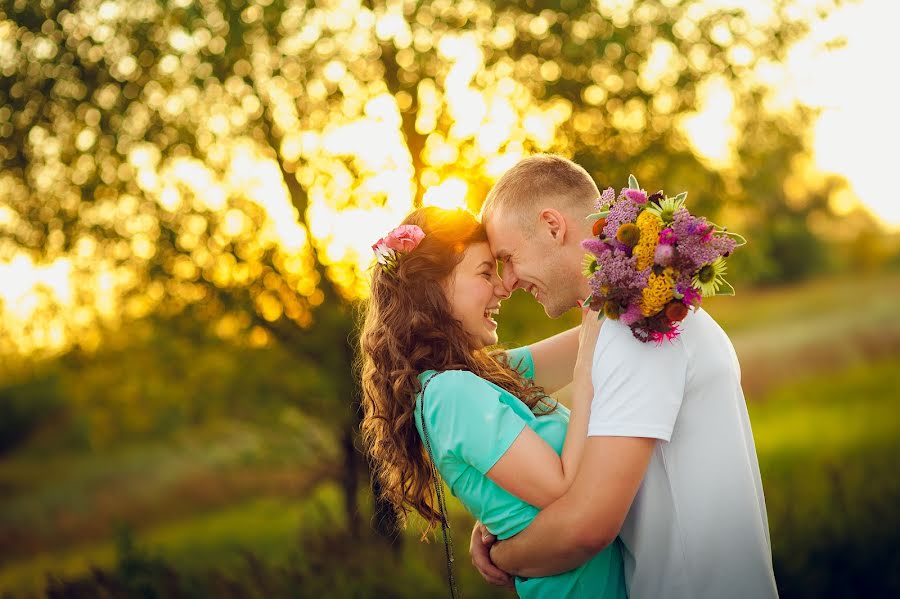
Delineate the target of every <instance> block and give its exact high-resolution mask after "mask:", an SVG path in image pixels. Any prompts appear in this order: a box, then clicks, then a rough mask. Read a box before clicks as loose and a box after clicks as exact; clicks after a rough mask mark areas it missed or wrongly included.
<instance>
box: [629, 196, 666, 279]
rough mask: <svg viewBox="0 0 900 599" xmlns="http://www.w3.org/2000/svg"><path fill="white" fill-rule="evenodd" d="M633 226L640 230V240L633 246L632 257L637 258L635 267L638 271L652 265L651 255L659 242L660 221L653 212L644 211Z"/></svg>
mask: <svg viewBox="0 0 900 599" xmlns="http://www.w3.org/2000/svg"><path fill="white" fill-rule="evenodd" d="M635 224H636V225H637V227H638V229H640V230H641V239H640V241H638V243H637V245H636V246H634V253H633V254H632V255H633V256H634V257H635V258H637V260H636V262H635V266H636V267H637V268H638V270H643V269H645V268H647V267H649V266H652V265H653V253H654V252H655V251H656V244H657V243H658V242H659V232H660V231H661V230H662V221H661V220H660V219H659V217H658V216H657V215H656V214H654V213H653V212H650V211H649V210H644V211H643V212H641V214H640V216H638V217H637V222H636V223H635Z"/></svg>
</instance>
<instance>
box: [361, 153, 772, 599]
mask: <svg viewBox="0 0 900 599" xmlns="http://www.w3.org/2000/svg"><path fill="white" fill-rule="evenodd" d="M598 197H601V194H600V192H599V190H598V188H597V186H596V185H595V183H594V182H593V180H592V179H591V177H590V176H589V175H588V173H587V172H586V171H585V170H584V169H583V168H581V167H580V166H578V165H577V164H575V163H573V162H571V161H569V160H566V159H563V158H560V157H557V156H549V155H537V156H532V157H529V158H526V159H524V160H522V161H520V162H519V163H518V164H517V165H515V166H514V167H513V168H511V169H510V170H509V171H508V172H507V173H505V174H504V175H503V177H502V178H501V179H500V180H499V181H498V182H497V184H496V185H495V186H494V188H493V189H492V190H491V192H490V193H489V195H488V197H487V199H486V201H485V203H484V207H483V209H482V214H481V221H480V222H479V221H478V220H477V219H476V218H475V217H474V216H472V215H471V214H469V213H467V212H465V211H462V210H443V209H439V208H433V207H430V208H422V209H420V210H416V211H415V212H413V213H412V214H410V215H409V216H408V217H407V218H406V219H405V220H404V221H403V223H402V225H401V226H400V227H398V228H397V229H395V230H394V231H392V232H391V234H390V236H389V238H387V239H384V240H380V242H379V243H378V244H376V246H374V249H375V253H376V258H377V260H378V264H377V265H376V266H375V269H374V273H373V277H372V288H371V299H370V300H369V305H368V309H367V313H366V317H365V324H364V327H363V331H362V336H361V349H362V355H363V366H362V383H363V390H364V398H363V406H364V419H363V424H362V433H363V438H364V440H365V442H366V448H367V450H368V452H369V455H370V458H371V461H372V464H373V467H374V471H375V473H376V475H377V476H378V477H379V481H380V483H381V487H382V489H383V492H384V494H385V497H386V498H387V499H388V500H389V501H391V502H392V503H393V504H394V505H395V506H396V507H397V508H398V510H399V512H400V513H402V514H405V513H408V512H410V511H415V512H417V513H418V514H420V515H421V516H422V517H423V518H424V520H425V521H426V522H427V523H428V524H429V525H430V526H436V525H438V524H442V523H443V522H444V512H445V507H444V502H443V495H442V486H441V485H440V484H437V485H436V484H435V483H436V482H438V481H440V480H443V481H444V482H445V483H446V484H447V486H448V488H449V489H450V491H451V492H452V493H453V495H454V496H456V497H457V498H458V499H459V500H460V501H461V502H462V504H463V505H464V506H465V507H466V509H467V510H468V511H469V512H471V513H472V514H473V515H474V516H475V517H476V518H477V520H478V523H477V524H476V526H475V529H474V530H473V531H472V536H471V542H470V547H469V550H470V552H471V556H472V562H473V563H474V565H475V566H476V568H478V570H479V571H480V572H481V574H482V576H483V577H484V578H485V579H486V580H487V581H488V582H491V583H493V584H497V585H501V586H512V585H514V586H515V590H516V592H517V593H518V594H519V595H520V596H522V597H550V598H557V597H610V598H612V597H626V596H627V597H634V598H639V599H644V598H653V599H655V598H666V597H673V598H682V597H683V598H686V599H687V598H704V597H708V598H715V599H719V598H726V597H727V598H738V597H747V598H765V597H776V596H777V590H776V586H775V578H774V574H773V570H772V558H771V549H770V542H769V529H768V522H767V517H766V506H765V499H764V497H763V490H762V484H761V481H760V474H759V466H758V462H757V457H756V450H755V447H754V443H753V435H752V433H751V430H750V422H749V419H748V415H747V408H746V405H745V402H744V396H743V392H742V390H741V382H740V368H739V366H738V361H737V358H736V356H735V352H734V349H733V347H732V345H731V342H730V341H729V339H728V337H727V336H726V334H725V333H724V332H723V330H722V329H721V328H720V327H719V325H718V324H717V323H716V322H715V321H714V320H713V319H712V318H711V317H710V316H709V314H707V313H706V312H705V311H703V310H702V309H698V310H694V311H691V312H690V313H689V314H687V315H686V316H685V315H681V316H679V320H680V323H679V327H678V330H679V334H678V335H677V336H671V338H669V339H665V340H663V341H661V342H658V343H645V342H642V341H641V340H640V339H639V338H638V337H637V335H635V334H633V330H632V329H630V328H629V326H628V325H627V324H625V323H624V322H623V320H624V319H623V318H616V317H617V316H618V314H609V312H608V311H607V315H608V316H610V317H608V318H604V319H600V318H598V315H597V313H596V312H594V311H591V310H590V309H589V305H588V304H586V303H584V304H583V302H582V300H584V298H586V297H588V296H589V295H591V293H592V288H591V286H590V285H589V281H588V280H587V279H586V277H585V273H583V267H582V262H583V257H584V255H585V249H584V247H583V245H582V242H583V241H584V240H585V239H590V238H591V237H593V236H596V234H597V233H596V230H597V229H596V227H593V230H592V223H591V221H590V220H586V217H587V216H588V215H589V214H590V213H591V212H593V211H594V210H595V202H597V200H598ZM635 251H636V250H635ZM629 252H631V250H629ZM498 262H499V263H500V264H501V265H502V273H498V269H497V264H498ZM517 288H519V289H524V290H525V291H528V292H530V293H531V294H532V295H534V297H535V298H536V299H537V301H539V302H540V303H541V304H542V305H543V306H544V309H545V311H546V313H547V315H548V316H549V317H551V318H555V317H558V316H560V315H562V314H563V313H564V312H566V311H567V310H569V309H570V308H573V307H575V306H582V311H583V319H582V324H581V326H580V327H576V328H574V329H572V330H569V331H566V332H564V333H560V334H558V335H556V336H554V337H550V338H548V339H545V340H542V341H538V342H536V343H534V344H532V345H530V346H526V347H522V348H518V349H513V350H507V351H503V350H497V349H494V350H491V349H489V348H491V347H492V346H494V345H495V344H497V341H498V339H497V333H496V330H497V323H496V322H495V320H494V315H495V314H496V312H497V311H498V309H499V307H500V302H501V300H503V299H504V298H506V297H508V296H509V294H510V293H511V292H512V291H513V290H514V289H517ZM645 297H646V296H645ZM570 383H571V384H572V399H571V409H568V408H566V407H565V406H563V405H561V404H557V403H556V402H555V401H554V400H553V399H552V398H550V397H549V396H548V394H549V393H553V392H554V391H556V390H558V389H560V388H562V387H563V386H566V385H568V384H570ZM452 584H453V583H452V576H451V586H452Z"/></svg>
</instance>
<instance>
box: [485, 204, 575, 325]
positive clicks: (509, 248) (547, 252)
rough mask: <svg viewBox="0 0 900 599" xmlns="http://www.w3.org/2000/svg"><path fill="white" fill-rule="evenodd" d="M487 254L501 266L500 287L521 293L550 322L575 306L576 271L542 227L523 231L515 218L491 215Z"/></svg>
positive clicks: (558, 244)
mask: <svg viewBox="0 0 900 599" xmlns="http://www.w3.org/2000/svg"><path fill="white" fill-rule="evenodd" d="M486 229H487V234H488V241H489V243H490V245H491V252H492V253H493V254H494V257H496V258H497V260H498V261H499V262H500V264H501V268H502V271H503V273H502V277H503V286H504V287H505V288H506V289H507V291H509V292H510V293H512V292H513V290H515V289H524V290H525V291H527V292H528V293H530V294H531V295H533V296H534V298H535V299H536V300H537V301H538V302H540V304H541V305H542V306H544V311H545V312H546V313H547V316H549V317H550V318H557V317H559V316H562V314H564V313H565V312H566V311H567V310H568V309H569V308H572V307H574V306H575V305H576V304H577V301H578V299H580V298H579V297H578V293H579V286H578V281H579V279H578V278H574V279H573V276H574V277H579V276H580V273H579V269H578V265H577V264H576V265H575V266H574V269H573V265H572V264H569V262H571V260H570V259H569V257H568V255H567V254H566V252H565V251H564V250H563V248H562V247H561V244H560V243H558V242H557V240H556V238H555V237H554V236H553V234H552V232H551V231H550V230H549V229H548V228H547V227H546V226H544V223H541V222H536V223H535V225H534V227H533V230H532V231H525V230H523V225H522V223H521V222H520V221H519V219H518V217H517V216H515V215H509V214H503V213H502V212H501V213H499V214H494V215H492V217H491V218H490V219H489V220H488V221H487V223H486Z"/></svg>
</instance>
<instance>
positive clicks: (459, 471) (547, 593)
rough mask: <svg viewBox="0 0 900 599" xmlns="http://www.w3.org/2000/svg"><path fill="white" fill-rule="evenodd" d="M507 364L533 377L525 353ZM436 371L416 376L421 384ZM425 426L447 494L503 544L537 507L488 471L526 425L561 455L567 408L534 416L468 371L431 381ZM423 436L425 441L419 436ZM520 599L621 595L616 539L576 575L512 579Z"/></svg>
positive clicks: (528, 520) (514, 352) (447, 373)
mask: <svg viewBox="0 0 900 599" xmlns="http://www.w3.org/2000/svg"><path fill="white" fill-rule="evenodd" d="M509 357H510V364H512V365H513V366H514V367H516V368H517V369H518V370H519V372H521V373H522V374H523V375H524V376H525V377H526V378H533V377H534V362H533V361H532V358H531V351H530V350H529V349H528V348H527V347H522V348H519V349H515V350H511V351H510V352H509ZM434 373H435V371H433V370H427V371H425V372H423V373H421V374H420V375H419V380H420V381H421V382H422V384H423V385H424V384H425V382H426V381H427V380H428V379H429V378H430V377H431V376H432V375H433V374H434ZM425 408H426V409H425V423H426V426H427V427H428V437H429V439H430V441H431V450H432V452H433V453H434V460H435V464H436V465H437V468H438V470H439V471H440V473H441V476H442V477H443V479H444V482H445V483H446V484H447V486H448V487H449V488H450V492H451V493H453V495H454V496H455V497H457V498H459V500H460V501H461V502H462V503H463V505H464V506H465V507H466V509H467V510H468V511H469V512H470V513H471V514H472V515H473V516H475V517H476V518H478V519H479V520H480V521H481V522H482V523H484V525H485V526H486V527H487V529H488V530H489V531H491V533H493V534H495V535H497V538H498V539H500V540H503V539H508V538H509V537H511V536H513V535H515V534H517V533H519V532H521V531H522V530H524V529H525V528H526V527H527V526H528V525H529V524H530V523H531V521H532V520H534V517H535V516H536V515H537V514H538V511H539V510H538V508H536V507H534V506H533V505H530V504H528V503H526V502H525V501H523V500H521V499H519V498H518V497H515V496H514V495H512V494H510V493H508V492H507V491H505V490H504V489H502V488H501V487H500V486H498V485H497V484H496V483H494V482H493V481H492V480H490V479H489V478H488V477H487V476H485V473H486V472H487V471H488V470H490V469H491V467H492V466H493V465H494V464H495V463H496V462H497V460H499V459H500V457H501V456H502V455H503V454H504V453H506V450H507V449H509V447H510V446H511V445H512V443H513V441H515V440H516V437H518V436H519V433H521V432H522V429H524V428H525V427H526V426H530V427H531V428H532V429H533V430H534V431H535V432H536V433H537V434H538V435H540V437H541V438H542V439H543V440H544V441H546V442H547V444H548V445H550V446H551V447H553V449H554V450H555V451H556V452H557V453H559V454H561V452H562V447H563V442H564V441H565V437H566V427H567V426H568V424H569V410H568V409H567V408H566V407H565V406H563V405H560V406H559V407H558V408H557V409H556V411H554V412H552V413H550V414H548V415H545V416H540V417H537V416H535V415H534V414H532V412H531V410H529V409H528V407H527V406H526V405H525V404H524V403H522V402H521V401H519V400H518V399H517V398H516V397H515V396H513V395H511V394H510V393H508V392H507V391H505V390H504V389H502V388H501V387H498V386H497V385H494V384H493V383H490V382H488V381H486V380H484V379H482V378H480V377H478V376H476V375H474V374H473V373H471V372H469V371H467V370H448V371H445V372H442V373H440V374H438V375H437V376H435V378H434V380H432V381H431V382H430V383H429V384H428V389H427V390H426V394H425ZM421 409H422V403H421V394H419V395H418V396H417V397H416V410H415V417H416V428H418V430H419V436H420V437H422V429H421V424H420V423H421V420H420V413H421ZM423 438H424V437H423ZM516 591H517V592H518V594H519V596H520V597H526V598H527V597H541V598H545V597H553V598H557V597H591V598H610V599H611V598H621V597H625V596H626V593H625V578H624V573H623V570H622V554H621V551H620V549H619V544H618V541H617V542H616V543H613V544H612V545H610V546H609V547H607V548H606V549H604V550H603V551H601V552H600V553H598V554H597V555H595V556H594V557H593V558H591V559H590V560H589V561H588V562H586V563H584V564H582V565H581V566H579V567H578V568H575V569H574V570H570V571H569V572H564V573H562V574H557V575H556V576H546V577H541V578H521V577H516Z"/></svg>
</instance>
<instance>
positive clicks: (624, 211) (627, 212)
mask: <svg viewBox="0 0 900 599" xmlns="http://www.w3.org/2000/svg"><path fill="white" fill-rule="evenodd" d="M638 212H640V206H638V205H637V204H635V203H634V202H629V201H622V200H620V201H618V202H616V203H615V204H613V205H612V206H610V208H609V215H608V216H607V217H606V226H605V227H603V234H604V235H605V236H606V237H609V238H612V239H615V237H616V231H618V230H619V227H621V226H622V225H623V224H625V223H633V222H634V221H635V219H636V218H637V215H638Z"/></svg>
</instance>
